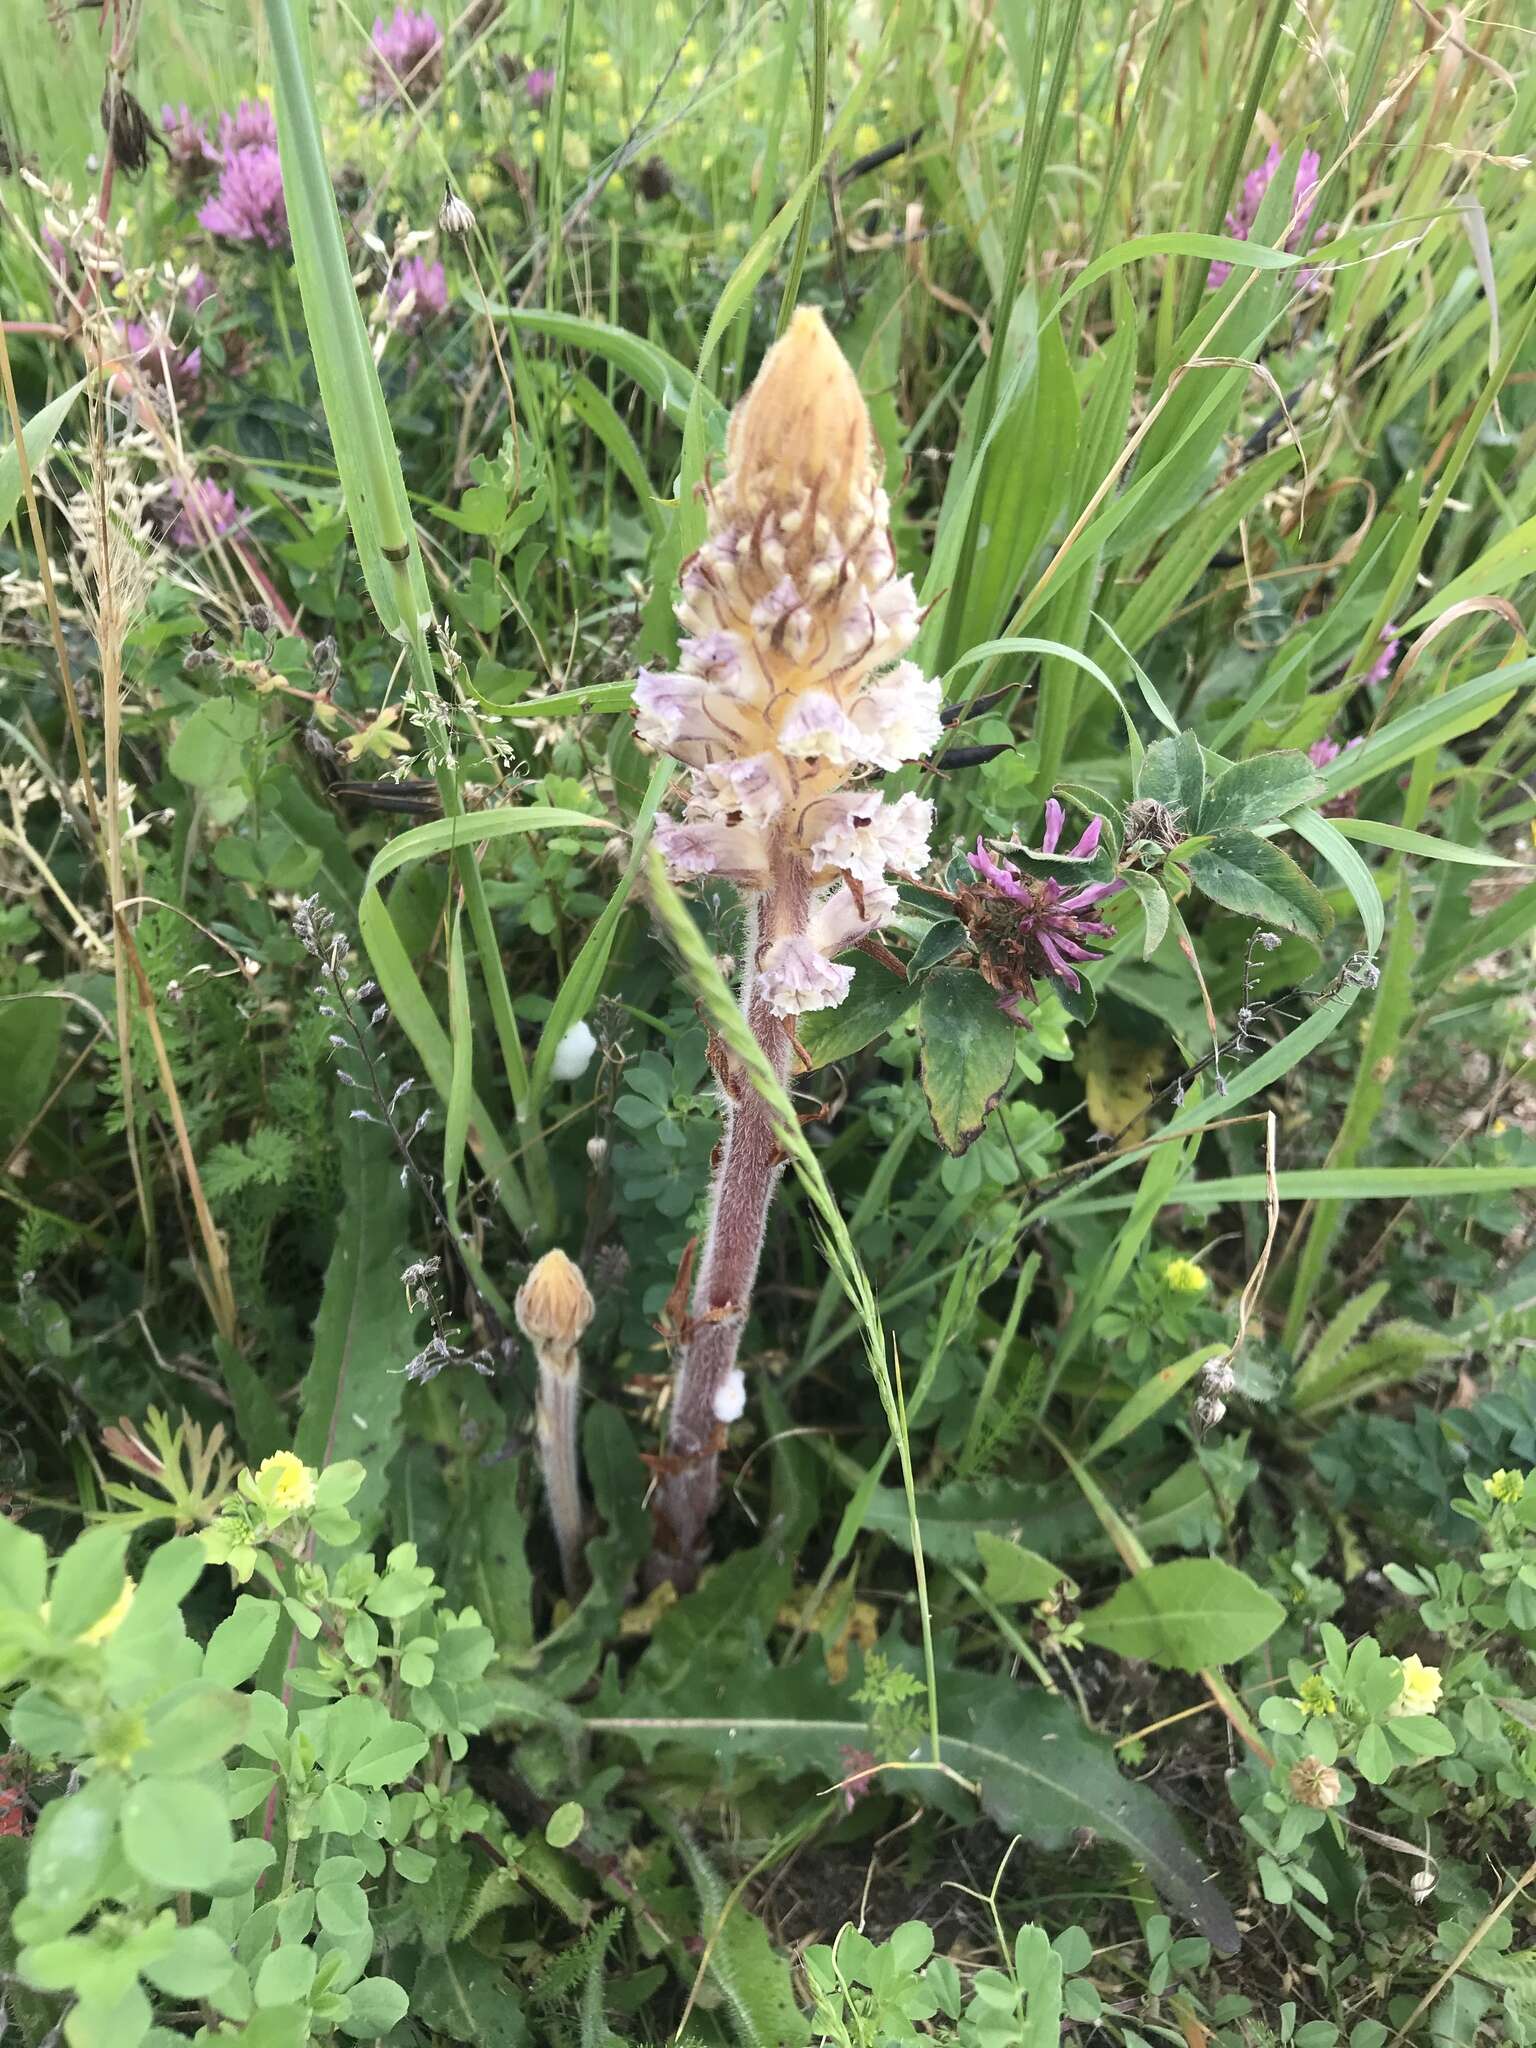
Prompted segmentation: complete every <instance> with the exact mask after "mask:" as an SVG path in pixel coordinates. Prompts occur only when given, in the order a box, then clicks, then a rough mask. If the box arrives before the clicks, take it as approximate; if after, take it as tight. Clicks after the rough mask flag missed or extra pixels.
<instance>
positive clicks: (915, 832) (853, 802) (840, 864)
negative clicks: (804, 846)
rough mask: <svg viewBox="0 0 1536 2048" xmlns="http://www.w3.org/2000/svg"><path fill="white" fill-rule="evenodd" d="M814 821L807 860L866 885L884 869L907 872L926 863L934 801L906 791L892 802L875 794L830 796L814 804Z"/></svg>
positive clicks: (878, 878) (823, 870)
mask: <svg viewBox="0 0 1536 2048" xmlns="http://www.w3.org/2000/svg"><path fill="white" fill-rule="evenodd" d="M817 823H818V824H819V825H820V827H821V829H820V832H819V835H818V837H817V839H816V841H815V843H814V845H813V846H812V848H811V864H812V866H813V867H814V868H815V869H816V870H817V872H818V873H819V874H825V873H827V872H829V871H830V872H831V873H834V874H843V875H851V876H852V877H853V879H854V881H856V882H858V883H860V884H861V885H863V886H864V887H869V886H871V885H873V884H874V883H877V882H880V881H883V880H884V879H885V871H886V869H887V868H894V869H895V870H896V872H897V873H898V874H904V875H910V874H916V873H918V871H919V870H920V869H922V868H924V867H926V866H927V865H928V859H929V848H928V837H929V834H930V833H931V832H932V830H933V805H932V803H931V802H930V801H929V799H928V798H926V797H917V796H913V795H911V793H910V792H909V793H908V794H907V795H906V796H902V797H898V798H897V800H896V802H895V803H894V804H888V803H887V802H886V801H885V798H884V797H883V796H881V795H879V794H876V795H872V796H865V795H846V794H845V795H843V796H842V797H840V798H839V797H830V798H828V799H827V800H826V801H825V802H824V803H823V804H821V805H818V806H817Z"/></svg>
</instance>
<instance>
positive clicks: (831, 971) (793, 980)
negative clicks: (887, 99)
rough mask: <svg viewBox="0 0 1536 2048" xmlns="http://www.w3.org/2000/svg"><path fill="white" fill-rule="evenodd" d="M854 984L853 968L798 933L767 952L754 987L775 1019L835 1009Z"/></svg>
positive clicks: (803, 934)
mask: <svg viewBox="0 0 1536 2048" xmlns="http://www.w3.org/2000/svg"><path fill="white" fill-rule="evenodd" d="M852 981H853V969H852V968H851V967H843V966H841V965H839V963H838V962H837V961H835V960H829V959H828V958H827V956H826V954H825V953H823V952H821V951H819V950H818V948H817V947H816V946H814V945H813V944H812V942H811V940H810V937H809V936H808V935H807V934H805V933H802V932H795V933H792V934H791V935H790V937H788V938H784V939H778V940H776V941H775V942H774V943H773V945H771V946H770V947H769V948H768V950H767V952H765V953H764V955H763V957H762V959H761V961H760V962H759V963H758V968H757V972H756V974H755V976H754V977H753V983H752V987H753V993H754V994H760V995H761V996H762V998H763V1000H764V1001H765V1002H766V1003H767V1005H768V1007H769V1009H770V1010H772V1012H773V1014H774V1015H775V1016H776V1017H799V1016H803V1015H804V1014H805V1012H806V1011H807V1010H835V1009H836V1008H837V1006H838V1004H839V1003H840V1002H841V1001H842V1000H843V997H844V996H845V995H847V993H848V990H849V986H850V985H851V983H852Z"/></svg>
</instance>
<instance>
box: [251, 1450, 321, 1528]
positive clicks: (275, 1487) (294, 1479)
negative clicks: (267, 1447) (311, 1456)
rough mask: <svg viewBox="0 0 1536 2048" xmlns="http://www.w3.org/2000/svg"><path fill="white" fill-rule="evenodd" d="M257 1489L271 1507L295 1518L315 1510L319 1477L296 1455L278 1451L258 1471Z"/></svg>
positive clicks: (263, 1461) (266, 1459)
mask: <svg viewBox="0 0 1536 2048" xmlns="http://www.w3.org/2000/svg"><path fill="white" fill-rule="evenodd" d="M256 1485H257V1489H258V1490H259V1492H260V1494H261V1497H262V1499H263V1500H264V1501H265V1502H266V1503H267V1505H268V1506H269V1507H274V1508H281V1509H282V1510H283V1512H284V1513H285V1514H290V1515H291V1514H295V1513H296V1512H297V1511H298V1510H299V1509H300V1508H307V1507H311V1506H313V1504H314V1498H315V1475H314V1473H313V1472H311V1471H310V1469H309V1467H308V1466H307V1465H306V1464H305V1463H304V1460H303V1459H302V1458H299V1457H295V1456H294V1454H293V1452H292V1451H274V1452H273V1453H272V1455H271V1457H270V1458H263V1459H262V1461H261V1463H260V1464H259V1465H258V1466H257V1468H256Z"/></svg>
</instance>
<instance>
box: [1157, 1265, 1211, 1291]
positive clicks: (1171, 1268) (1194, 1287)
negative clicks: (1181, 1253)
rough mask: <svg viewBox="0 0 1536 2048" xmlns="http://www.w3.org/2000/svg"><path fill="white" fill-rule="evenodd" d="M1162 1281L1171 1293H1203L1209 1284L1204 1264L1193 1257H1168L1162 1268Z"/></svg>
mask: <svg viewBox="0 0 1536 2048" xmlns="http://www.w3.org/2000/svg"><path fill="white" fill-rule="evenodd" d="M1163 1281H1164V1284H1165V1285H1166V1286H1167V1288H1168V1291H1169V1292H1170V1293H1171V1294H1204V1292H1205V1290H1206V1288H1207V1287H1209V1286H1210V1284H1211V1283H1210V1280H1209V1279H1208V1278H1207V1276H1206V1271H1205V1268H1204V1266H1201V1265H1197V1264H1196V1262H1195V1261H1194V1260H1193V1259H1170V1260H1169V1261H1168V1263H1167V1265H1166V1266H1165V1267H1164V1268H1163Z"/></svg>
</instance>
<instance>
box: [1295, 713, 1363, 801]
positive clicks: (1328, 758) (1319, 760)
mask: <svg viewBox="0 0 1536 2048" xmlns="http://www.w3.org/2000/svg"><path fill="white" fill-rule="evenodd" d="M1361 744H1362V741H1361V740H1360V738H1359V737H1358V736H1357V737H1356V738H1354V739H1352V740H1345V741H1344V742H1343V744H1342V745H1341V744H1340V743H1339V741H1338V740H1336V739H1332V738H1330V737H1329V735H1328V734H1327V733H1324V735H1323V737H1322V738H1321V739H1320V740H1314V741H1313V742H1312V744H1311V746H1310V747H1308V749H1307V759H1308V760H1309V761H1310V762H1311V763H1312V766H1313V767H1314V768H1331V767H1332V766H1333V764H1334V762H1335V761H1337V760H1338V758H1339V756H1340V755H1341V754H1348V753H1351V752H1353V750H1354V749H1355V748H1356V747H1358V746H1360V745H1361ZM1356 801H1357V798H1356V792H1355V791H1354V790H1352V789H1347V790H1345V792H1344V794H1343V795H1342V796H1334V797H1330V798H1329V799H1328V801H1327V802H1326V803H1325V804H1324V805H1322V807H1321V808H1322V813H1323V816H1324V817H1325V818H1352V817H1353V816H1354V815H1355V805H1356Z"/></svg>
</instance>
